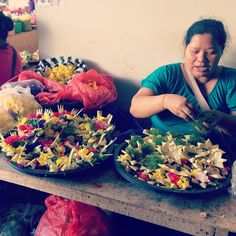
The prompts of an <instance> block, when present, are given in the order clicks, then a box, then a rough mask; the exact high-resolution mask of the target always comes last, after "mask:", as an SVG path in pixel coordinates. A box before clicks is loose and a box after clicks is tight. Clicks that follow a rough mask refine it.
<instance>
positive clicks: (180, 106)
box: [163, 94, 196, 121]
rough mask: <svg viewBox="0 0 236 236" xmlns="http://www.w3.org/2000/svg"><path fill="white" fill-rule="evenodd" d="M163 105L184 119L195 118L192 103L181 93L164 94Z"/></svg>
mask: <svg viewBox="0 0 236 236" xmlns="http://www.w3.org/2000/svg"><path fill="white" fill-rule="evenodd" d="M163 107H164V108H165V109H168V110H169V111H170V112H171V113H173V114H174V115H176V116H178V117H180V118H182V119H184V120H186V121H191V120H195V118H196V117H195V114H194V111H193V107H192V104H191V103H189V102H188V100H187V99H186V98H185V97H183V96H181V95H177V94H166V95H165V97H164V99H163Z"/></svg>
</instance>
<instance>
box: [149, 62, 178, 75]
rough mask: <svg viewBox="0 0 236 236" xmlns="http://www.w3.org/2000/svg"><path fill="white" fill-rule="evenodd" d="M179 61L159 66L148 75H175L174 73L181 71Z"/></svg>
mask: <svg viewBox="0 0 236 236" xmlns="http://www.w3.org/2000/svg"><path fill="white" fill-rule="evenodd" d="M180 64H181V63H172V64H166V65H162V66H159V67H158V68H156V69H155V70H154V71H153V72H152V73H151V74H150V75H149V76H151V77H153V76H158V77H159V76H161V77H162V76H164V77H171V76H176V73H180V71H181V66H180Z"/></svg>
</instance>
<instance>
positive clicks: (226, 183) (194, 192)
mask: <svg viewBox="0 0 236 236" xmlns="http://www.w3.org/2000/svg"><path fill="white" fill-rule="evenodd" d="M125 146H126V143H125V142H122V143H121V144H119V145H117V146H116V148H115V152H114V162H115V167H116V170H117V171H118V173H119V174H120V175H121V176H122V177H124V178H125V179H126V180H128V181H129V182H130V183H132V184H134V185H136V186H138V187H140V188H144V189H149V190H152V191H155V192H163V193H174V194H183V195H203V194H209V193H215V192H221V191H225V190H226V189H227V188H228V187H229V186H230V183H231V177H232V175H231V173H230V174H229V175H228V177H227V178H226V179H225V180H223V181H222V182H221V184H220V185H219V186H217V187H208V188H206V189H203V188H199V189H197V188H193V189H189V190H180V189H169V188H165V187H161V186H154V185H151V184H148V183H147V182H145V181H142V180H139V179H138V178H136V177H135V176H133V175H132V174H130V173H128V172H127V171H126V170H125V169H124V167H123V166H122V165H121V164H120V162H119V161H117V158H118V156H119V154H120V153H121V150H122V149H124V148H125ZM229 162H230V163H231V161H230V160H229Z"/></svg>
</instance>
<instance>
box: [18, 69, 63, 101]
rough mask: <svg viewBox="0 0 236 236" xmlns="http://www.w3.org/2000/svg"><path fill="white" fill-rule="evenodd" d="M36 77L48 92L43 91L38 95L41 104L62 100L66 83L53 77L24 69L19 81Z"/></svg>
mask: <svg viewBox="0 0 236 236" xmlns="http://www.w3.org/2000/svg"><path fill="white" fill-rule="evenodd" d="M31 79H35V80H38V81H39V82H41V83H42V85H43V87H44V90H45V91H46V92H41V93H39V94H38V95H36V99H37V101H38V102H39V103H41V104H54V103H57V102H59V101H60V100H61V98H62V96H63V94H64V93H65V87H66V85H65V84H60V83H57V82H56V81H53V80H51V79H47V78H45V77H42V76H41V75H39V74H38V73H36V72H34V71H31V70H27V71H22V72H21V73H20V74H19V77H18V81H24V80H31Z"/></svg>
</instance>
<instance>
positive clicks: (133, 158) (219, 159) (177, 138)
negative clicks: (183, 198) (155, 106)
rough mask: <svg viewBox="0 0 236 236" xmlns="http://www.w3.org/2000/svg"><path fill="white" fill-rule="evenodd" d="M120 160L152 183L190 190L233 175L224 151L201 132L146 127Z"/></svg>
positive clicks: (125, 168) (123, 164)
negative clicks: (194, 133) (224, 156)
mask: <svg viewBox="0 0 236 236" xmlns="http://www.w3.org/2000/svg"><path fill="white" fill-rule="evenodd" d="M126 144H127V145H126V146H124V149H122V150H121V151H120V153H119V155H118V157H117V159H116V161H117V162H118V163H120V164H121V165H122V167H124V170H125V171H127V172H128V173H130V174H131V175H133V176H134V177H136V178H138V179H139V180H142V181H145V182H147V183H148V184H151V185H153V186H157V187H163V188H168V189H179V190H190V189H205V188H208V187H213V186H214V187H216V188H217V187H218V186H220V185H221V183H222V182H223V181H224V180H225V179H226V178H227V177H228V176H229V173H230V167H229V166H227V165H228V164H226V163H228V162H227V160H226V159H224V158H223V155H224V153H225V152H224V151H223V150H221V149H220V148H219V146H218V145H213V144H212V142H211V141H210V140H209V139H207V140H206V139H204V138H203V137H201V136H197V135H180V134H174V133H171V132H168V133H165V134H164V133H161V132H160V131H158V130H157V129H155V128H151V129H150V130H148V129H145V130H144V131H143V135H132V136H131V137H130V139H129V140H126Z"/></svg>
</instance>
